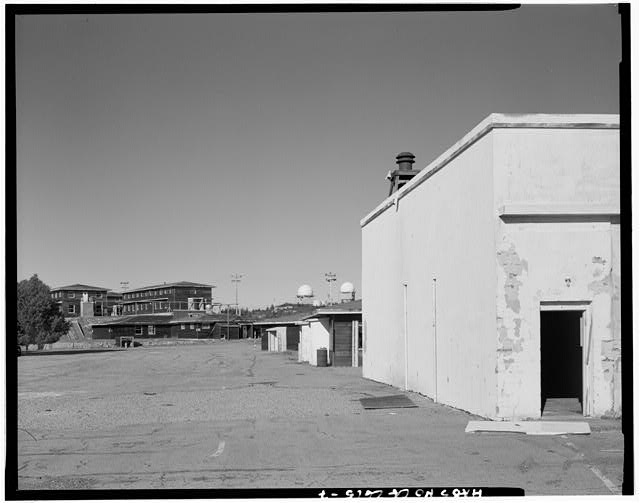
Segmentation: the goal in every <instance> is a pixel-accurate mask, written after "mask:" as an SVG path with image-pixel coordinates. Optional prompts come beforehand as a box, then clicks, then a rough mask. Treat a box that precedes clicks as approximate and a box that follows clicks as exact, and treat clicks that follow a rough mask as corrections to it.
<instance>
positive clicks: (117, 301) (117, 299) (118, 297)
mask: <svg viewBox="0 0 640 503" xmlns="http://www.w3.org/2000/svg"><path fill="white" fill-rule="evenodd" d="M104 311H105V312H104V315H105V316H112V315H113V316H116V315H119V314H121V311H122V294H121V293H119V292H114V291H112V290H109V291H108V292H107V303H106V306H105V310H104ZM114 311H115V312H114Z"/></svg>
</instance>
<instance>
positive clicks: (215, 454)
mask: <svg viewBox="0 0 640 503" xmlns="http://www.w3.org/2000/svg"><path fill="white" fill-rule="evenodd" d="M224 445H225V443H224V440H222V441H221V442H220V443H219V444H218V448H217V449H216V452H214V453H213V454H211V455H209V457H210V458H217V457H218V456H220V454H222V453H223V452H224Z"/></svg>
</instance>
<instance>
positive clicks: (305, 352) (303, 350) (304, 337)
mask: <svg viewBox="0 0 640 503" xmlns="http://www.w3.org/2000/svg"><path fill="white" fill-rule="evenodd" d="M301 328H302V330H301V331H300V344H298V361H299V362H308V361H310V360H311V327H310V326H309V325H302V327H301Z"/></svg>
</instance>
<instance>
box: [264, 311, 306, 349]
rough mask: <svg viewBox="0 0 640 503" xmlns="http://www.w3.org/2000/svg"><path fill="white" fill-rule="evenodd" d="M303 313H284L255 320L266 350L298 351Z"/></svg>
mask: <svg viewBox="0 0 640 503" xmlns="http://www.w3.org/2000/svg"><path fill="white" fill-rule="evenodd" d="M303 317H304V314H303V313H292V314H283V315H280V316H278V317H277V318H268V319H263V320H259V321H254V322H253V326H254V328H255V329H257V331H258V333H259V334H260V336H261V338H262V349H263V350H265V351H297V350H298V343H299V342H300V330H301V325H302V323H303V322H302V318H303Z"/></svg>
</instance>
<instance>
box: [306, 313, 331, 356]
mask: <svg viewBox="0 0 640 503" xmlns="http://www.w3.org/2000/svg"><path fill="white" fill-rule="evenodd" d="M309 333H310V337H309V346H308V351H309V352H308V356H309V363H310V364H311V365H314V366H317V365H318V349H320V348H327V352H328V358H330V357H331V355H330V353H329V351H330V350H331V348H330V344H331V333H330V330H329V320H328V319H326V318H322V319H317V320H310V322H309Z"/></svg>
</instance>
